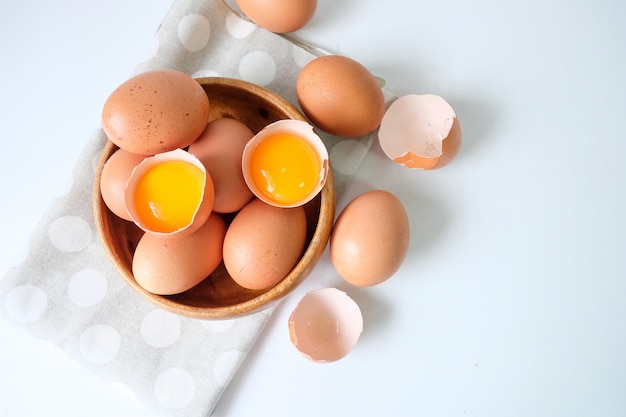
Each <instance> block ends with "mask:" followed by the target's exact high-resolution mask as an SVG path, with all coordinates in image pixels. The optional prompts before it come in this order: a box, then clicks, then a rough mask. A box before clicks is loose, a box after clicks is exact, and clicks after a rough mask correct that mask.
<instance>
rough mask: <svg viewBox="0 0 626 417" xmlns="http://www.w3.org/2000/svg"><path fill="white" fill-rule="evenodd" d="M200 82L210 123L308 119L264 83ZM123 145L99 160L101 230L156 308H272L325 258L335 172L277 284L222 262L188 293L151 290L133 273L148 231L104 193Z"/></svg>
mask: <svg viewBox="0 0 626 417" xmlns="http://www.w3.org/2000/svg"><path fill="white" fill-rule="evenodd" d="M197 81H198V82H199V83H200V84H201V85H202V87H203V88H204V91H205V92H206V94H207V96H208V97H209V101H210V106H211V110H210V114H209V120H208V121H211V120H215V119H218V118H222V117H230V118H233V119H237V120H239V121H240V122H242V123H244V124H245V125H246V126H248V127H249V128H250V129H251V130H252V131H253V132H254V133H255V134H256V133H257V132H259V131H260V130H261V129H262V128H263V127H265V126H267V125H268V124H270V123H273V122H275V121H277V120H282V119H295V120H303V121H306V118H305V117H304V116H303V115H302V113H300V111H298V109H296V108H295V107H294V106H292V105H291V104H290V103H289V102H288V101H286V100H285V99H283V98H282V97H280V96H278V95H277V94H275V93H273V92H271V91H269V90H267V89H265V88H263V87H260V86H258V85H255V84H251V83H248V82H245V81H241V80H235V79H230V78H221V77H207V78H198V79H197ZM117 149H118V148H117V146H116V145H114V144H113V143H112V142H110V141H108V142H107V143H106V145H105V147H104V149H103V151H102V155H101V157H100V160H99V162H98V168H97V170H96V176H95V182H94V190H93V208H94V217H95V222H96V229H97V232H98V235H99V238H100V241H101V242H102V245H103V247H104V250H105V253H106V255H107V257H108V258H109V259H110V261H111V263H112V264H113V265H114V266H115V268H116V269H117V270H118V271H119V273H120V274H121V275H122V277H123V279H124V280H125V281H126V283H127V284H128V285H129V286H130V288H131V289H133V290H134V291H135V292H137V293H138V294H139V295H140V296H141V297H143V298H144V299H146V300H148V301H150V302H152V303H153V304H155V305H156V306H158V307H161V308H163V309H165V310H167V311H170V312H172V313H174V314H178V315H181V316H186V317H191V318H196V319H204V320H211V319H229V318H235V317H239V316H244V315H247V314H251V313H254V312H257V311H260V310H262V309H264V308H267V307H269V306H270V305H272V304H273V303H275V302H277V301H278V300H280V299H282V298H283V297H284V296H286V295H287V294H288V293H289V292H291V291H292V290H293V289H294V288H296V287H297V286H298V285H299V284H300V283H301V282H302V281H303V280H304V279H305V278H306V277H307V276H308V275H309V274H310V272H311V271H312V269H313V268H314V266H315V264H316V263H317V261H318V260H319V259H320V257H321V256H322V253H323V252H324V249H325V247H326V244H327V243H328V239H329V237H330V232H331V229H332V225H333V221H334V217H335V186H334V182H333V178H332V172H329V173H328V178H327V180H326V184H325V186H324V188H322V190H321V192H320V193H319V194H318V195H317V196H316V197H315V198H314V199H313V200H311V201H310V202H308V203H307V204H305V205H304V208H305V212H306V217H307V237H306V244H305V249H304V252H303V254H302V256H301V257H300V260H299V261H298V263H297V264H296V266H295V267H294V268H293V269H292V270H291V272H290V273H289V274H288V275H287V276H286V277H285V278H284V279H283V280H282V281H280V282H279V283H278V284H276V285H275V286H274V287H272V288H269V289H267V290H261V291H255V290H248V289H245V288H243V287H240V286H239V285H237V284H236V283H235V282H234V281H233V280H232V279H231V278H230V276H229V275H228V272H227V271H226V269H225V267H224V264H223V262H222V263H220V265H219V266H218V268H217V269H216V270H215V271H214V272H213V273H212V274H211V275H209V276H208V277H207V278H206V279H205V280H204V281H202V282H201V283H200V284H198V285H196V286H195V287H193V288H191V289H189V290H187V291H185V292H183V293H180V294H176V295H167V296H164V295H157V294H153V293H150V292H148V291H146V290H145V289H144V288H143V287H141V286H140V285H139V284H138V283H137V281H135V278H134V277H133V274H132V259H133V254H134V251H135V248H136V246H137V243H138V242H139V239H140V238H141V236H142V235H143V233H144V232H143V231H141V230H140V229H139V228H138V227H137V226H136V225H135V224H134V223H132V222H129V221H127V220H123V219H121V218H119V217H118V216H116V215H115V214H113V213H112V212H111V211H110V210H109V209H108V208H107V206H106V205H105V204H104V201H103V199H102V196H101V194H100V177H101V174H102V169H103V167H104V164H105V162H106V161H107V160H108V158H109V157H110V156H111V155H112V154H113V153H114V152H115V151H116V150H117ZM226 220H227V222H228V219H226Z"/></svg>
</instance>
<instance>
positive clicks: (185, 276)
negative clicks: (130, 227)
mask: <svg viewBox="0 0 626 417" xmlns="http://www.w3.org/2000/svg"><path fill="white" fill-rule="evenodd" d="M225 234H226V224H225V223H224V220H223V219H222V217H221V216H220V215H219V214H217V213H213V214H211V216H209V218H208V219H207V221H206V222H205V223H204V224H203V225H202V226H201V227H200V228H199V229H198V230H196V231H195V232H193V233H191V234H188V235H183V236H179V237H168V238H163V237H161V236H158V235H154V234H151V233H145V234H144V235H143V236H142V237H141V239H140V240H139V243H138V244H137V248H136V250H135V255H134V257H133V264H132V270H133V275H134V277H135V280H136V281H137V283H138V284H139V285H141V286H142V287H143V288H144V289H146V290H147V291H149V292H151V293H154V294H160V295H170V294H178V293H181V292H184V291H187V290H188V289H190V288H192V287H194V286H195V285H197V284H199V283H200V282H201V281H202V280H204V279H205V278H206V277H208V276H209V275H210V274H211V273H212V272H213V271H214V270H215V269H216V268H217V267H218V265H219V264H220V262H221V261H222V245H223V242H224V235H225Z"/></svg>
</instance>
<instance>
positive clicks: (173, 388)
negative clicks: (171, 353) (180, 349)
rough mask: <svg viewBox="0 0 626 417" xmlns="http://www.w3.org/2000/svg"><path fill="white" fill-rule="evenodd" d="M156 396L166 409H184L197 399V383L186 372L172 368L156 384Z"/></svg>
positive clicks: (163, 373)
mask: <svg viewBox="0 0 626 417" xmlns="http://www.w3.org/2000/svg"><path fill="white" fill-rule="evenodd" d="M154 395H155V396H156V398H157V400H158V401H159V403H161V405H163V406H164V407H166V408H170V409H178V408H183V407H184V406H186V405H188V404H189V403H190V402H191V401H192V400H193V397H195V395H196V383H195V381H194V379H193V377H192V376H191V374H189V372H187V371H186V370H184V369H181V368H170V369H167V370H166V371H164V372H162V373H161V374H160V375H159V376H158V377H157V379H156V382H155V384H154Z"/></svg>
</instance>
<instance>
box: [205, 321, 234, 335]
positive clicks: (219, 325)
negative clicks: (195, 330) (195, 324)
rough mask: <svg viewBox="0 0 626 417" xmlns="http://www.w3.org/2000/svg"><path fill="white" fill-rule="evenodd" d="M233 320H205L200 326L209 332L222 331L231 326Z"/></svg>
mask: <svg viewBox="0 0 626 417" xmlns="http://www.w3.org/2000/svg"><path fill="white" fill-rule="evenodd" d="M234 324H235V320H205V321H203V322H202V326H203V327H204V328H205V329H207V330H208V331H210V332H213V333H222V332H225V331H227V330H228V329H230V328H231V327H233V325H234Z"/></svg>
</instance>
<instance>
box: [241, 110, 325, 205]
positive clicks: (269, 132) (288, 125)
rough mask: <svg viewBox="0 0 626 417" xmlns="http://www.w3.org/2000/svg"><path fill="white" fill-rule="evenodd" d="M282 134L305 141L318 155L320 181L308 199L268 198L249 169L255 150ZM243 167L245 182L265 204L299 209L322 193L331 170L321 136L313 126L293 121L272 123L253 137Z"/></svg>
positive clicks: (242, 163)
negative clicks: (255, 181)
mask: <svg viewBox="0 0 626 417" xmlns="http://www.w3.org/2000/svg"><path fill="white" fill-rule="evenodd" d="M281 133H286V134H290V135H293V136H295V137H297V138H300V139H303V140H305V141H306V142H307V143H308V144H309V145H310V146H311V148H312V149H313V150H314V151H315V153H316V154H317V156H318V158H319V161H318V162H319V166H320V171H319V173H318V176H317V177H318V179H317V184H316V186H315V188H314V189H313V190H312V191H311V192H310V193H309V194H308V195H307V196H306V197H304V198H302V199H300V200H297V201H292V202H289V203H287V202H279V201H276V200H273V199H272V198H270V197H268V196H266V195H265V194H264V193H263V192H262V190H260V189H259V188H258V187H257V186H256V184H255V183H254V180H253V179H252V175H251V173H250V168H249V167H250V160H251V157H252V154H253V153H254V150H255V148H256V147H257V146H258V145H259V144H260V143H261V142H263V140H265V139H266V138H268V137H271V136H274V135H277V134H281ZM241 165H242V171H243V178H244V181H245V182H246V184H247V186H248V188H249V189H250V190H251V191H252V193H253V194H254V195H255V196H256V197H257V198H259V199H260V200H262V201H264V202H265V203H267V204H270V205H273V206H277V207H297V206H302V205H304V204H306V203H308V202H309V201H311V200H312V199H313V198H315V196H317V195H318V194H319V192H320V191H322V188H324V184H326V178H327V177H328V171H329V170H330V163H329V159H328V150H327V149H326V145H324V142H323V141H322V139H321V138H320V137H319V135H318V134H317V133H315V131H314V128H313V126H311V125H310V124H309V123H307V122H305V121H302V120H291V119H286V120H278V121H276V122H274V123H271V124H269V125H267V126H266V127H264V128H263V129H262V130H261V131H260V132H259V133H257V134H256V135H254V137H252V138H251V139H250V140H249V141H248V143H247V144H246V146H245V148H244V150H243V156H242V160H241Z"/></svg>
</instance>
